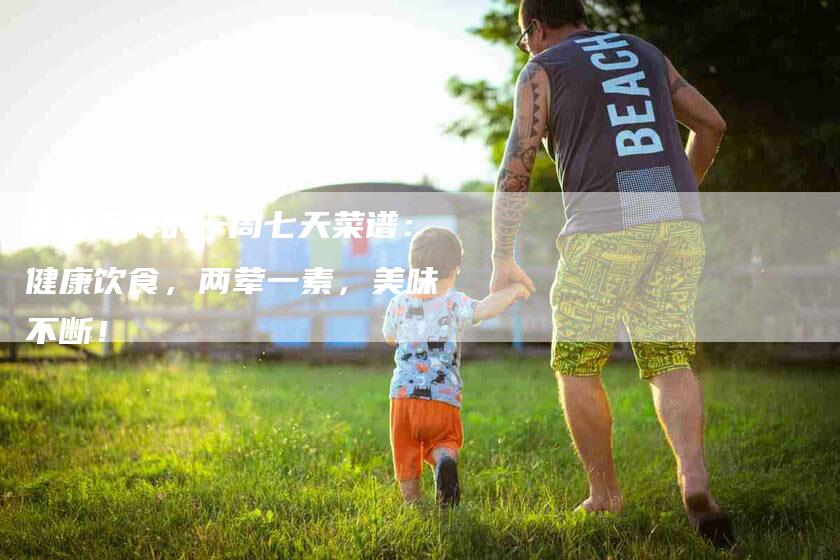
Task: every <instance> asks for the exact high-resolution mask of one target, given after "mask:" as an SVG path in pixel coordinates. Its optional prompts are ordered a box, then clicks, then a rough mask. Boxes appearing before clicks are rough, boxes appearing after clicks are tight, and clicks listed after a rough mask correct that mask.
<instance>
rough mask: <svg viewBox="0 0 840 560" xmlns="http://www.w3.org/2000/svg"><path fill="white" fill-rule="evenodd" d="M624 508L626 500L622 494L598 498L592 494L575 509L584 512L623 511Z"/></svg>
mask: <svg viewBox="0 0 840 560" xmlns="http://www.w3.org/2000/svg"><path fill="white" fill-rule="evenodd" d="M622 509H624V500H623V499H622V498H621V496H613V497H610V498H605V499H599V500H596V499H595V498H593V497H592V496H590V497H588V498H586V499H585V500H584V501H583V502H581V503H580V505H578V507H576V508H575V511H582V512H584V513H621V510H622Z"/></svg>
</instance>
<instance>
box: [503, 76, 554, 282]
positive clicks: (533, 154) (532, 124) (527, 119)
mask: <svg viewBox="0 0 840 560" xmlns="http://www.w3.org/2000/svg"><path fill="white" fill-rule="evenodd" d="M549 95H550V85H549V81H548V74H546V72H545V70H544V69H543V68H542V66H540V65H539V64H537V63H535V62H533V61H532V62H529V63H528V64H527V65H526V66H525V68H523V69H522V72H521V73H520V75H519V80H518V81H517V84H516V96H515V98H514V105H513V124H512V126H511V129H510V135H509V137H508V142H507V146H506V147H505V155H504V158H503V159H502V166H501V169H500V170H499V176H498V179H497V182H496V192H495V194H494V196H493V278H492V280H491V282H490V292H491V293H495V292H497V291H499V290H501V289H503V288H504V287H505V286H507V285H509V284H511V283H513V282H522V283H523V284H525V286H526V287H527V288H528V289H529V290H530V291H531V292H533V291H534V283H533V282H532V281H531V279H530V278H528V276H527V274H525V271H523V270H522V269H521V268H520V267H519V265H518V264H517V263H516V260H515V257H514V251H513V247H514V242H515V241H516V235H517V234H518V233H519V227H520V225H521V223H522V218H523V216H524V214H525V202H526V198H527V194H528V191H529V189H530V184H531V172H532V171H533V169H534V160H536V158H537V153H538V152H539V150H540V144H541V142H542V138H543V136H544V135H545V132H546V128H547V127H548V108H549Z"/></svg>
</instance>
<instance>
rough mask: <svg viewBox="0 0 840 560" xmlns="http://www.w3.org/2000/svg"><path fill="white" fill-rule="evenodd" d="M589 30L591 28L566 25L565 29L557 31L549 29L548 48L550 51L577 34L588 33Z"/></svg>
mask: <svg viewBox="0 0 840 560" xmlns="http://www.w3.org/2000/svg"><path fill="white" fill-rule="evenodd" d="M587 29H589V28H588V27H586V25H564V26H563V27H558V28H557V29H549V30H548V36H547V38H546V42H547V43H548V46H547V47H546V48H547V49H550V48H551V47H553V46H554V45H558V44H560V43H562V42H563V41H565V40H566V39H568V38H569V37H571V36H572V35H574V34H575V33H579V32H580V31H586V30H587Z"/></svg>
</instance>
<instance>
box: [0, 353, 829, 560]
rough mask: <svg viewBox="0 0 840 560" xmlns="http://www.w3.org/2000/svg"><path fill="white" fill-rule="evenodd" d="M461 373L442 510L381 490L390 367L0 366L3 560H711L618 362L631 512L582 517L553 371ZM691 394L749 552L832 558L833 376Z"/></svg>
mask: <svg viewBox="0 0 840 560" xmlns="http://www.w3.org/2000/svg"><path fill="white" fill-rule="evenodd" d="M463 376H464V379H465V383H466V390H465V408H464V428H465V447H464V450H463V454H462V461H461V467H460V470H461V478H462V483H463V492H464V499H463V502H462V505H461V507H459V508H457V509H455V510H454V511H451V512H446V513H440V512H438V511H437V510H436V509H435V507H434V506H433V504H432V501H431V500H430V499H428V500H427V501H426V502H424V503H422V504H420V505H419V506H417V507H411V506H405V505H403V504H402V503H401V500H400V499H399V496H398V491H397V488H396V487H395V485H394V481H393V478H392V476H393V475H392V472H391V463H390V454H389V453H390V451H389V445H388V424H387V419H388V401H387V385H388V379H389V367H388V366H387V364H384V363H383V364H382V366H381V367H377V368H374V367H367V368H362V367H358V366H330V367H326V366H321V367H309V366H305V365H300V364H263V365H257V364H248V365H241V364H238V365H224V364H209V365H208V364H204V363H195V362H189V361H178V360H173V361H170V362H166V363H148V364H126V365H123V366H121V367H118V368H111V367H105V366H96V365H90V366H87V365H78V364H65V365H46V364H45V365H41V366H33V365H25V366H22V365H14V364H5V365H0V557H10V558H22V557H38V558H42V557H56V558H64V557H66V558H79V557H95V558H98V559H102V558H157V559H160V558H209V557H249V558H252V557H265V558H269V557H271V558H277V557H280V558H294V557H320V558H345V557H347V558H417V557H423V558H471V559H480V558H494V557H496V558H531V557H541V558H559V557H573V558H578V557H580V558H605V557H611V558H684V557H697V558H704V557H708V558H714V557H722V556H724V555H722V554H716V553H715V552H713V551H711V550H710V549H709V548H707V547H706V546H705V545H704V544H703V543H702V542H700V541H699V540H698V539H697V538H695V537H694V535H693V533H692V532H691V531H690V530H689V528H688V525H687V523H686V521H685V520H684V517H683V515H682V513H681V510H680V503H679V496H678V493H677V488H676V483H675V481H674V476H673V460H672V457H671V455H670V452H669V450H668V448H667V446H666V444H665V442H664V441H663V438H662V435H661V432H660V430H659V427H658V424H657V422H656V419H655V416H654V412H653V408H652V405H651V402H650V397H649V392H648V388H647V386H646V384H645V383H643V382H641V381H639V380H638V378H637V375H636V372H635V370H634V369H633V368H632V367H631V366H629V365H613V366H610V367H609V368H608V370H607V371H606V372H605V375H604V377H605V383H606V384H607V386H608V390H609V391H610V396H611V402H612V405H613V412H614V415H615V419H616V426H615V446H616V460H617V463H618V468H619V475H620V478H621V482H622V484H623V486H624V489H625V500H626V504H627V507H626V510H625V512H624V513H622V514H621V515H619V516H600V517H594V518H587V517H585V516H581V515H578V514H573V513H570V511H569V510H570V508H572V507H573V506H575V505H576V504H577V503H578V502H579V501H580V500H581V499H582V498H583V497H584V495H585V490H586V487H585V484H584V479H583V476H582V473H581V470H580V468H579V467H578V463H577V459H576V457H575V455H574V452H573V450H572V447H571V443H570V440H569V437H568V435H567V432H566V429H565V426H564V423H563V416H562V412H561V410H560V408H559V405H558V403H557V393H556V386H555V382H554V379H553V377H552V375H551V373H550V372H549V371H548V369H547V367H546V360H544V359H540V360H536V359H526V360H500V361H493V362H468V363H465V365H464V368H463ZM702 379H703V384H704V387H705V390H706V411H707V432H706V434H707V455H708V460H709V464H710V468H711V470H712V473H713V486H714V490H715V491H716V493H717V496H718V499H719V501H720V502H721V503H722V504H724V505H725V506H726V507H727V509H728V510H729V511H730V513H732V514H733V517H734V522H735V526H736V530H737V533H738V535H739V537H740V539H741V542H742V548H743V552H744V553H745V554H746V555H748V556H751V557H753V558H837V557H840V531H838V527H840V494H839V491H838V489H840V423H838V419H839V418H840V412H838V411H840V374H836V373H832V372H815V371H807V370H787V371H775V372H771V373H764V372H755V371H744V370H739V371H708V372H706V373H704V374H703V375H702ZM425 477H426V478H425V479H424V488H425V489H427V490H428V489H430V488H431V476H430V473H429V472H427V473H426V475H425ZM427 495H428V494H427Z"/></svg>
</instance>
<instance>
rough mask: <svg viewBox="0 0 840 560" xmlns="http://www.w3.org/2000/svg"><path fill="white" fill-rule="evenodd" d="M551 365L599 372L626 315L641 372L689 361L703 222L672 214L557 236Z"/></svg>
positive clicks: (562, 371) (646, 374) (564, 370)
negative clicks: (669, 218) (604, 229)
mask: <svg viewBox="0 0 840 560" xmlns="http://www.w3.org/2000/svg"><path fill="white" fill-rule="evenodd" d="M557 249H558V251H559V252H560V260H559V261H558V263H557V275H556V277H555V279H554V283H553V284H552V287H551V308H552V319H553V321H552V323H553V335H552V346H551V366H552V368H553V369H554V371H555V373H556V374H557V375H598V374H599V373H600V372H601V369H602V368H603V367H604V364H605V363H606V362H607V359H608V358H609V355H610V353H611V352H612V348H613V344H614V343H615V336H616V329H617V326H618V322H619V321H624V325H625V327H626V328H627V332H628V333H629V335H630V341H631V343H632V346H633V353H634V355H635V356H636V363H637V365H638V366H639V372H640V375H641V377H642V378H644V379H649V378H651V377H654V376H657V375H660V374H662V373H665V372H668V371H672V370H676V369H684V368H688V367H691V366H690V361H691V359H692V358H693V357H694V353H695V330H694V306H695V301H696V299H697V289H698V285H699V282H700V276H701V275H702V272H703V264H704V260H705V246H704V243H703V231H702V226H701V225H700V224H699V223H697V222H694V221H688V220H676V221H664V222H657V223H652V224H641V225H636V226H632V227H630V228H627V229H623V230H619V231H610V232H605V233H575V234H572V235H569V236H561V237H559V238H558V239H557Z"/></svg>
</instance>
